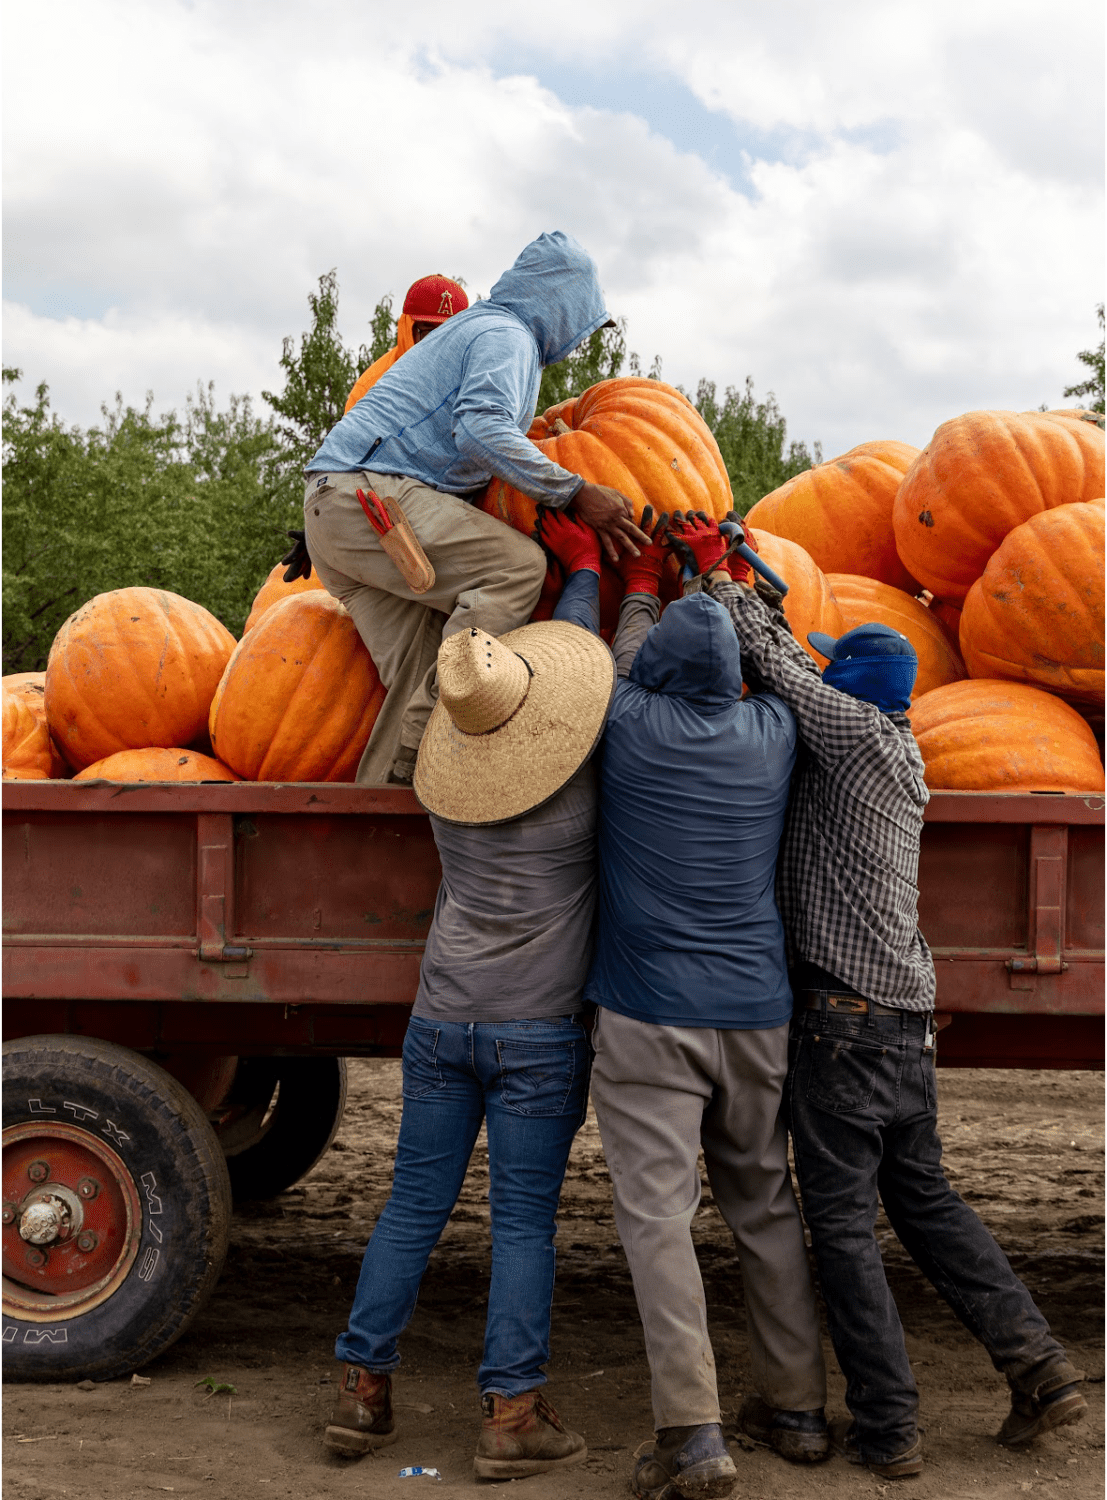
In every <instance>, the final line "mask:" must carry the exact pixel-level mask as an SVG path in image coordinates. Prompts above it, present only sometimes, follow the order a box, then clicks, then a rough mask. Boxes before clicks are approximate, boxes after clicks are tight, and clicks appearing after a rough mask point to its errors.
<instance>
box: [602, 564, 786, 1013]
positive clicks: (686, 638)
mask: <svg viewBox="0 0 1107 1500" xmlns="http://www.w3.org/2000/svg"><path fill="white" fill-rule="evenodd" d="M741 694H742V663H741V655H740V652H739V648H738V640H737V637H736V636H735V633H734V626H733V624H732V623H731V620H730V616H729V615H728V614H727V612H726V610H725V609H724V608H723V607H722V605H720V604H717V603H716V602H715V601H714V600H713V599H711V598H709V597H708V596H707V595H706V594H702V593H701V594H691V595H689V596H688V597H687V598H684V599H679V600H677V601H676V602H675V603H673V604H670V605H669V607H668V609H666V611H665V613H664V615H662V617H661V620H660V621H659V623H658V624H656V625H655V626H654V627H653V628H652V630H650V632H649V634H648V635H647V636H646V639H645V642H644V644H643V645H642V647H641V649H640V651H639V652H638V655H637V656H636V658H635V660H634V665H633V666H632V668H631V671H630V676H629V677H628V678H626V679H625V680H624V681H622V682H620V683H619V685H618V687H617V689H616V692H615V700H614V703H613V705H612V709H611V716H610V718H609V719H608V722H607V730H606V733H605V736H604V743H603V749H602V757H603V759H602V766H601V782H600V786H601V792H600V836H599V849H600V901H599V932H598V935H597V945H596V956H595V959H594V960H593V964H592V971H591V973H590V975H589V978H588V983H587V985H586V987H585V991H584V993H585V998H586V999H588V1000H592V1001H594V1002H595V1003H596V1004H597V1005H602V1006H604V1007H605V1008H606V1009H608V1010H615V1011H619V1012H620V1014H622V1015H625V1016H631V1017H633V1018H634V1019H635V1020H638V1021H649V1022H653V1023H655V1024H658V1025H663V1026H710V1027H727V1028H735V1029H741V1030H755V1029H759V1028H767V1027H773V1026H781V1025H783V1024H784V1023H785V1022H786V1021H787V1020H788V1019H789V1017H790V1016H791V1012H792V996H791V991H790V990H789V987H788V975H787V970H786V967H785V962H784V931H783V927H782V924H781V920H780V913H779V912H778V910H777V907H776V901H775V899H774V896H773V881H774V876H775V872H776V858H777V849H778V846H779V844H780V835H781V831H782V828H783V825H784V811H785V807H786V805H787V801H788V784H789V779H790V777H791V774H792V767H793V764H794V762H795V757H796V725H795V720H794V719H793V717H792V714H791V711H790V710H789V709H788V708H787V706H786V705H785V704H784V703H783V702H782V701H781V699H779V698H777V697H776V696H775V695H774V694H772V693H758V694H756V695H754V696H752V697H749V698H747V699H746V700H745V701H743V700H742V696H741Z"/></svg>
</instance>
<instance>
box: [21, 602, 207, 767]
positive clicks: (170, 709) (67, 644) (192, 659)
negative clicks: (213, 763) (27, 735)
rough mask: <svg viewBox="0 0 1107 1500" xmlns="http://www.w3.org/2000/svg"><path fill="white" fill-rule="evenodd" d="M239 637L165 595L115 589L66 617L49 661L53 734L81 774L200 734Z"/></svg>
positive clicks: (202, 611) (48, 701)
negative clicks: (118, 755) (113, 758)
mask: <svg viewBox="0 0 1107 1500" xmlns="http://www.w3.org/2000/svg"><path fill="white" fill-rule="evenodd" d="M234 645H235V641H234V636H233V635H232V634H231V633H230V631H229V630H227V629H226V627H225V626H223V625H222V624H220V622H219V621H218V620H217V619H216V618H215V616H214V615H213V614H209V613H208V611H207V610H206V609H204V608H203V607H202V606H201V605H199V604H193V602H192V601H191V600H190V599H182V598H181V596H180V595H179V594H171V593H168V592H167V591H165V590H162V589H147V588H128V589H113V590H112V592H111V593H108V594H97V595H96V596H95V597H94V598H92V599H90V600H89V601H88V603H87V604H83V605H82V606H81V608H80V609H79V610H77V611H76V613H75V614H72V615H70V617H69V619H68V620H66V622H65V624H64V625H63V626H62V627H61V629H60V630H59V631H58V633H57V635H56V636H55V637H54V644H53V645H52V646H51V647H50V656H49V659H48V661H47V663H46V717H47V720H48V722H49V725H50V732H51V734H52V735H53V736H54V740H55V742H56V744H57V746H58V749H59V750H60V751H61V753H62V755H64V756H65V759H66V760H67V761H68V762H69V764H70V765H71V766H72V767H73V768H74V769H75V770H77V771H80V770H82V769H83V768H84V767H85V766H90V765H92V763H93V762H94V761H97V760H103V759H104V757H105V756H107V755H114V754H115V752H116V751H117V750H145V749H148V748H149V747H151V746H155V745H162V746H166V747H169V746H173V745H187V744H189V743H191V741H192V740H194V739H195V738H196V737H197V735H200V734H202V733H203V730H204V724H205V722H206V720H207V715H208V708H209V705H210V704H211V698H212V694H213V693H214V692H215V689H216V686H217V685H218V683H219V679H220V677H221V676H222V675H223V668H224V667H225V666H226V665H227V662H228V660H229V658H230V655H231V652H232V651H233V650H234Z"/></svg>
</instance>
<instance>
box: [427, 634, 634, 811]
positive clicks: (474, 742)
mask: <svg viewBox="0 0 1107 1500" xmlns="http://www.w3.org/2000/svg"><path fill="white" fill-rule="evenodd" d="M615 681H616V678H615V658H614V657H613V656H612V654H611V652H610V651H609V650H608V648H607V646H606V645H605V644H604V642H603V641H602V640H601V639H600V637H599V636H598V635H593V634H592V633H591V631H588V630H584V629H582V628H581V626H579V625H571V624H569V622H568V621H567V620H542V621H539V622H537V623H535V624H533V625H523V626H522V627H521V628H520V629H518V630H511V631H509V632H508V633H507V635H502V636H499V637H498V638H497V637H496V636H491V635H488V634H487V632H485V631H483V630H473V629H469V630H459V631H458V632H457V633H456V634H455V635H451V636H448V637H447V638H446V640H444V641H443V642H442V647H441V649H440V650H439V653H438V703H437V705H436V706H435V710H434V712H433V713H432V714H431V716H430V721H429V722H428V724H427V728H426V732H425V734H424V735H423V742H422V744H421V745H420V747H419V759H418V761H417V762H416V765H415V780H414V783H413V785H414V787H415V793H416V796H417V797H418V798H419V801H420V802H421V803H422V804H423V806H424V807H425V808H426V809H427V811H428V812H432V813H434V815H435V816H436V817H439V818H443V819H445V821H446V822H448V823H469V824H474V823H506V822H508V821H509V820H510V819H511V818H518V817H519V816H520V815H521V814H523V813H525V812H531V811H532V810H533V809H534V808H536V807H540V806H541V805H542V803H543V802H548V801H549V799H550V798H551V797H552V796H553V795H554V793H555V792H558V791H560V790H561V788H562V787H563V786H564V785H565V783H566V782H567V781H568V780H569V779H570V777H571V776H573V775H574V774H575V773H576V772H577V771H578V770H579V769H580V767H581V766H582V765H583V764H584V762H585V761H586V760H587V759H588V757H589V756H590V755H591V753H592V751H593V750H594V749H595V748H596V745H597V744H598V743H599V738H600V735H601V733H602V732H603V726H604V722H605V720H606V719H607V710H608V708H609V707H610V705H611V699H612V696H613V694H614V692H615Z"/></svg>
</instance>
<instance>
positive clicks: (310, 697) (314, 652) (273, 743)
mask: <svg viewBox="0 0 1107 1500" xmlns="http://www.w3.org/2000/svg"><path fill="white" fill-rule="evenodd" d="M336 624H338V616H336V617H335V618H334V620H332V621H331V622H330V624H329V625H328V627H327V631H326V634H325V635H323V636H322V637H321V638H320V639H319V640H317V641H313V642H312V643H311V651H310V653H309V654H306V659H304V660H303V661H300V662H298V665H299V666H300V667H301V668H302V670H301V672H300V677H299V680H298V681H297V683H296V686H295V688H294V689H293V691H292V693H291V694H290V695H289V697H288V699H287V701H286V703H285V706H284V711H283V712H282V714H281V716H280V718H279V719H278V720H277V725H276V728H275V729H274V731H273V733H272V734H271V735H270V737H269V744H268V746H267V748H266V751H265V754H264V756H263V758H262V762H261V766H260V767H259V769H258V775H257V779H258V781H268V780H269V777H268V776H266V775H264V774H263V773H264V772H265V770H266V769H267V768H268V766H269V764H270V762H273V761H276V762H279V761H280V759H281V757H282V756H285V757H287V755H288V753H289V749H290V746H289V744H288V740H289V737H290V735H291V734H292V732H293V730H292V724H291V723H290V720H291V721H293V722H296V721H298V722H299V723H301V724H303V723H305V722H307V723H310V724H311V725H312V730H311V737H312V742H313V744H315V745H316V747H318V746H319V743H320V740H321V738H322V736H321V734H320V730H321V728H322V724H321V720H322V719H323V718H324V717H325V713H326V709H327V708H328V707H329V706H330V705H329V704H328V703H327V702H326V701H325V700H324V699H323V698H322V697H321V695H320V694H319V693H318V692H317V691H314V690H312V691H310V692H309V691H308V687H309V684H308V674H309V673H310V671H311V669H312V667H313V666H314V665H315V664H316V662H317V661H318V659H319V656H320V654H321V653H322V652H323V651H324V650H325V648H326V647H327V645H328V644H329V643H330V641H331V638H332V636H333V634H334V629H335V625H336ZM359 639H360V637H359ZM344 665H345V666H348V665H349V663H348V662H347V663H344ZM343 675H344V674H343V673H341V672H339V673H336V674H335V677H336V680H338V681H339V682H341V680H342V677H343ZM305 696H306V697H307V703H308V706H309V712H308V713H306V714H305V713H304V712H303V707H302V704H303V700H304V697H305ZM321 758H323V757H321ZM326 759H328V760H330V761H332V762H333V759H334V757H333V755H331V753H330V746H329V744H328V745H327V755H326ZM323 779H324V780H325V779H326V778H325V777H324V778H323Z"/></svg>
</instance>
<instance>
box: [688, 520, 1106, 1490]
mask: <svg viewBox="0 0 1107 1500" xmlns="http://www.w3.org/2000/svg"><path fill="white" fill-rule="evenodd" d="M684 524H685V526H688V525H689V524H692V525H694V526H697V527H698V526H700V525H702V524H704V523H702V522H699V521H696V522H691V523H689V522H688V521H685V523H684ZM710 524H713V523H710ZM720 550H721V549H720ZM704 571H705V572H706V571H707V570H706V569H705V570H704ZM705 586H706V589H707V592H708V593H710V595H711V597H712V598H714V599H716V600H717V601H718V602H719V603H720V604H722V605H723V606H724V607H725V608H726V609H727V611H728V612H729V614H730V617H731V619H732V620H733V622H734V628H735V631H736V632H737V635H738V640H739V644H740V646H741V651H742V668H743V675H744V677H745V678H746V680H747V681H748V682H749V683H750V686H751V688H754V689H755V690H756V689H757V688H761V689H764V690H768V691H771V692H773V693H775V694H777V696H778V697H780V698H782V699H783V700H784V702H785V703H787V704H788V706H789V708H791V710H792V713H793V714H794V716H795V719H796V723H797V725H798V728H799V734H800V740H801V743H802V746H803V756H802V759H801V760H800V762H798V764H797V770H796V773H795V776H794V780H793V793H792V803H791V807H790V810H789V815H788V819H787V822H786V824H785V829H784V836H783V839H782V841H781V853H780V860H779V863H778V867H777V900H778V903H779V906H780V911H781V916H782V917H783V919H784V925H785V931H786V934H787V941H788V945H789V962H790V967H791V972H792V988H793V992H794V997H795V1002H796V1019H795V1021H794V1023H793V1029H792V1045H791V1059H790V1071H789V1080H788V1090H787V1094H786V1100H787V1103H786V1108H787V1109H788V1111H789V1114H790V1125H791V1130H792V1137H793V1144H794V1150H795V1162H796V1173H797V1176H798V1178H799V1184H800V1191H801V1196H802V1200H803V1211H804V1216H805V1218H806V1220H807V1223H808V1226H809V1227H810V1230H811V1238H812V1245H813V1248H814V1251H815V1259H816V1263H817V1265H818V1270H819V1277H820V1280H821V1282H822V1289H823V1295H824V1297H825V1299H826V1306H827V1321H828V1324H829V1328H830V1336H831V1339H832V1341H833V1343H834V1350H835V1353H836V1354H837V1356H838V1363H839V1364H840V1365H841V1368H842V1370H843V1372H844V1374H845V1376H846V1403H847V1405H848V1406H849V1409H850V1412H851V1413H852V1418H853V1420H852V1421H850V1420H849V1419H845V1420H844V1421H842V1422H840V1423H839V1424H836V1425H837V1433H836V1438H837V1446H838V1447H839V1448H840V1450H841V1451H843V1452H845V1454H846V1455H847V1457H848V1458H850V1460H851V1461H852V1462H854V1463H858V1464H867V1465H868V1467H869V1468H870V1469H872V1470H873V1471H874V1472H876V1473H877V1474H879V1475H881V1476H882V1477H885V1478H898V1477H900V1476H903V1475H908V1474H916V1473H918V1472H919V1471H920V1469H921V1467H922V1459H921V1445H920V1441H919V1435H918V1427H917V1420H916V1419H917V1411H918V1391H917V1389H916V1386H915V1382H914V1378H913V1376H912V1374H911V1366H910V1362H909V1360H908V1358H907V1350H906V1347H905V1344H904V1338H903V1329H902V1326H901V1324H900V1320H899V1315H898V1313H897V1311H896V1307H895V1303H894V1301H893V1299H892V1294H891V1291H890V1290H889V1287H888V1282H887V1279H886V1277H885V1274H884V1267H883V1263H882V1261H881V1258H880V1249H879V1246H878V1245H877V1242H876V1239H875V1236H874V1232H873V1231H874V1225H875V1221H876V1214H877V1207H878V1197H879V1199H880V1200H882V1201H883V1204H884V1210H885V1212H886V1214H887V1215H888V1219H889V1221H890V1222H891V1224H892V1227H893V1228H894V1230H895V1231H896V1234H897V1235H898V1236H899V1238H900V1240H901V1241H902V1243H903V1245H904V1246H905V1248H906V1249H907V1251H908V1252H909V1254H910V1255H911V1257H912V1259H913V1260H914V1261H915V1263H916V1264H917V1265H918V1266H919V1268H920V1269H921V1270H922V1271H923V1273H924V1274H925V1275H926V1276H927V1277H928V1278H929V1279H930V1281H931V1282H932V1283H933V1285H934V1286H935V1287H936V1289H937V1290H938V1292H939V1293H940V1294H941V1295H942V1296H943V1297H944V1298H945V1300H946V1301H947V1302H948V1303H949V1305H950V1307H951V1308H952V1309H953V1311H954V1312H955V1313H956V1314H957V1316H958V1317H959V1318H960V1319H961V1321H962V1322H963V1323H964V1324H965V1326H966V1328H968V1330H969V1332H970V1333H972V1334H973V1335H974V1336H975V1337H976V1338H977V1339H979V1340H980V1342H981V1343H982V1344H983V1345H984V1347H985V1348H986V1349H987V1351H988V1353H989V1355H990V1356H991V1358H992V1363H993V1364H994V1365H995V1367H996V1369H997V1370H999V1371H1001V1372H1002V1374H1004V1375H1005V1376H1006V1377H1007V1381H1008V1385H1009V1386H1010V1390H1011V1411H1010V1413H1009V1414H1008V1416H1007V1418H1006V1420H1005V1421H1004V1423H1003V1426H1002V1428H1001V1429H1000V1432H999V1434H998V1437H999V1440H1000V1441H1001V1442H1004V1443H1007V1444H1009V1445H1011V1444H1015V1445H1017V1444H1021V1443H1027V1442H1029V1441H1030V1440H1031V1439H1032V1438H1034V1437H1037V1436H1038V1435H1039V1434H1040V1433H1043V1432H1046V1431H1048V1430H1049V1429H1051V1428H1054V1427H1059V1426H1062V1425H1064V1424H1066V1423H1069V1422H1074V1421H1077V1420H1079V1418H1080V1417H1081V1416H1082V1415H1083V1413H1084V1411H1085V1410H1086V1406H1087V1403H1086V1402H1085V1400H1084V1398H1083V1396H1081V1394H1080V1392H1079V1389H1078V1385H1079V1382H1080V1381H1081V1380H1082V1379H1083V1375H1082V1374H1081V1373H1080V1372H1079V1371H1077V1370H1075V1369H1074V1368H1073V1367H1072V1365H1071V1364H1070V1363H1069V1361H1068V1359H1067V1358H1066V1356H1065V1352H1064V1350H1063V1349H1062V1348H1061V1346H1060V1345H1059V1344H1058V1343H1057V1341H1056V1340H1055V1339H1054V1338H1053V1337H1052V1335H1051V1334H1050V1331H1049V1327H1048V1325H1047V1323H1046V1321H1045V1319H1044V1318H1043V1317H1042V1315H1041V1313H1040V1312H1039V1311H1038V1309H1037V1307H1036V1306H1035V1305H1034V1302H1033V1300H1032V1298H1031V1296H1030V1293H1029V1292H1028V1291H1027V1289H1026V1287H1025V1286H1024V1285H1023V1284H1022V1282H1021V1281H1020V1280H1019V1279H1018V1277H1017V1276H1016V1275H1015V1273H1014V1272H1013V1271H1012V1269H1011V1267H1010V1265H1009V1263H1008V1261H1007V1258H1006V1256H1005V1255H1004V1254H1003V1252H1002V1250H1001V1249H1000V1248H999V1246H998V1245H997V1244H996V1242H995V1240H994V1239H993V1238H992V1236H991V1235H990V1234H989V1232H988V1231H987V1229H985V1227H984V1225H983V1224H982V1223H981V1222H980V1220H979V1219H978V1218H977V1216H976V1214H974V1213H973V1211H972V1210H971V1209H970V1208H969V1207H968V1206H967V1205H966V1204H965V1203H964V1202H962V1200H961V1199H960V1198H959V1197H958V1195H957V1194H956V1193H955V1192H954V1191H953V1189H952V1188H951V1187H950V1185H949V1183H948V1182H947V1181H946V1178H945V1175H944V1173H943V1172H942V1169H941V1154H942V1147H941V1141H940V1140H939V1138H938V1130H937V1107H936V1106H937V1096H936V1089H935V1076H934V1027H933V1007H934V990H935V975H934V964H933V960H932V959H931V956H930V950H929V949H928V947H927V945H926V941H925V939H924V938H923V936H922V934H921V933H920V932H919V930H918V916H917V898H918V884H917V875H918V857H919V837H920V833H921V829H922V821H923V809H924V808H925V806H926V803H927V800H928V793H927V790H926V786H925V783H924V780H923V762H922V757H921V756H920V754H919V750H918V746H917V745H916V743H915V740H914V737H913V735H912V733H911V726H910V723H909V721H908V719H907V716H906V712H905V710H906V709H907V708H908V706H909V704H910V695H911V690H912V688H913V686H914V681H915V674H916V671H917V666H918V664H917V660H916V657H915V652H914V649H913V647H912V646H911V645H910V642H908V641H907V640H906V638H905V637H903V636H901V635H899V634H898V633H897V632H895V631H893V630H890V629H889V628H888V627H887V626H882V625H861V626H857V627H856V628H855V629H854V630H852V631H850V632H848V633H847V634H846V635H844V636H842V637H840V638H839V639H838V640H837V641H835V640H834V639H833V638H832V637H830V636H825V635H817V634H815V635H811V636H809V637H808V639H809V640H810V641H811V644H812V645H813V646H814V648H815V650H817V651H818V652H819V653H820V655H823V656H826V657H827V658H828V659H829V665H828V666H827V668H826V669H825V671H824V672H822V673H820V672H819V669H818V667H817V666H816V664H815V662H814V661H813V660H812V658H811V657H810V656H808V655H807V653H806V652H805V651H804V650H803V649H802V648H801V647H800V646H799V645H798V644H797V642H796V641H795V640H794V639H793V637H792V633H791V631H790V630H789V628H788V625H787V622H786V621H785V619H784V616H783V614H782V613H780V612H779V609H778V608H777V609H774V608H772V607H770V606H769V605H768V604H766V603H765V602H764V600H763V599H762V598H759V597H758V595H757V593H755V591H754V590H753V589H751V588H748V587H746V586H743V585H737V584H735V583H733V582H732V581H731V579H730V578H729V576H728V575H727V574H726V573H725V572H723V571H714V572H711V573H710V574H709V576H708V577H707V578H706V581H705ZM773 598H774V602H775V603H776V604H777V606H779V595H773ZM832 1432H834V1427H833V1426H832Z"/></svg>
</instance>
